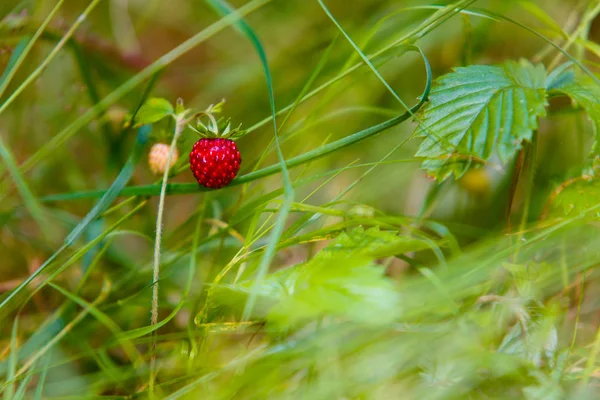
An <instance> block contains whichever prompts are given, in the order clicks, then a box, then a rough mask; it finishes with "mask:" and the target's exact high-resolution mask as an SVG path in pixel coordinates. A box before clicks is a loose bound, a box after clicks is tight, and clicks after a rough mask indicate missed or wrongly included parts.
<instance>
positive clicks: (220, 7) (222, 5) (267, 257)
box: [208, 0, 294, 321]
mask: <svg viewBox="0 0 600 400" xmlns="http://www.w3.org/2000/svg"><path fill="white" fill-rule="evenodd" d="M208 3H209V4H210V5H211V6H213V7H214V8H215V9H216V10H217V11H218V12H219V13H221V14H222V15H224V16H226V15H229V14H235V13H237V10H234V9H233V8H232V7H231V6H230V5H229V4H228V3H227V2H226V1H224V0H208ZM235 26H236V27H237V28H238V29H239V30H240V31H241V32H242V34H243V35H245V36H246V37H247V38H248V39H249V40H250V42H251V43H252V45H253V46H254V48H255V49H256V52H257V53H258V56H259V57H260V60H261V62H262V65H263V69H264V73H265V78H266V80H267V89H268V93H269V105H270V106H271V116H272V121H273V134H274V135H275V147H276V148H277V157H278V159H279V165H280V167H281V172H282V175H283V187H284V193H283V198H284V201H283V203H282V204H281V208H280V209H279V216H278V217H277V220H276V222H275V226H274V228H273V231H272V232H271V236H270V238H269V245H268V246H267V248H266V249H265V252H264V254H263V257H262V258H261V260H260V264H259V266H258V270H257V272H256V278H255V285H254V288H253V290H252V292H251V294H250V296H249V297H248V300H247V302H246V305H245V306H244V311H243V314H242V321H247V320H248V319H249V317H250V314H251V313H252V310H253V308H254V304H255V302H256V297H257V291H258V288H259V287H260V285H261V283H262V280H263V279H264V277H265V276H266V274H267V272H268V270H269V266H270V265H271V262H272V260H273V257H274V256H275V248H276V245H277V242H278V241H279V238H280V237H281V234H282V233H283V229H284V226H285V221H286V220H287V217H288V215H289V213H290V208H291V204H292V202H293V201H294V187H293V186H292V181H291V179H290V175H289V172H288V169H287V166H286V161H285V158H284V156H283V153H282V151H281V145H280V143H279V134H278V130H277V118H276V108H275V95H274V93H273V82H272V78H271V71H270V68H269V63H268V61H267V55H266V53H265V50H264V48H263V46H262V44H261V42H260V39H259V38H258V36H257V35H256V33H255V32H254V30H253V29H252V28H251V27H250V25H248V24H247V23H246V21H244V19H242V18H240V19H239V20H238V21H237V22H236V24H235Z"/></svg>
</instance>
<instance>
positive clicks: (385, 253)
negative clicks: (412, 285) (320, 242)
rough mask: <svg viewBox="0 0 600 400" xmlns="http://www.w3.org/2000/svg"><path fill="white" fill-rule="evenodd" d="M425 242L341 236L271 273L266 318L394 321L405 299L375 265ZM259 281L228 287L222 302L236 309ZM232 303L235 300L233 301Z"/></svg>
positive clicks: (288, 324)
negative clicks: (300, 260) (304, 259)
mask: <svg viewBox="0 0 600 400" xmlns="http://www.w3.org/2000/svg"><path fill="white" fill-rule="evenodd" d="M429 247H430V245H429V244H428V243H427V242H426V241H424V240H420V239H415V238H411V237H408V236H398V234H397V233H396V232H390V231H381V230H379V228H370V229H367V230H364V229H363V228H355V229H353V230H351V231H349V232H347V233H342V234H340V235H339V236H338V237H337V238H336V239H335V240H333V241H332V242H331V243H330V244H329V245H328V246H327V247H326V248H324V249H323V250H321V251H320V252H319V253H317V254H316V255H315V257H313V258H312V259H311V260H309V261H307V262H305V263H302V264H298V265H295V266H293V267H289V268H285V269H283V270H280V271H277V272H275V273H273V274H270V275H269V276H268V277H267V278H266V279H265V280H264V281H263V282H261V283H260V285H259V287H258V288H257V289H256V290H257V291H258V293H259V296H260V297H261V299H260V303H261V304H262V308H263V310H262V312H263V316H264V315H266V318H267V320H268V321H269V322H271V323H273V324H274V325H276V326H277V327H278V329H284V330H285V329H290V328H292V327H297V326H298V325H299V324H304V323H307V322H309V321H315V320H317V319H318V318H322V317H326V316H331V317H340V318H344V319H346V320H350V321H354V322H358V323H363V324H384V323H389V322H391V321H393V320H394V319H395V318H396V317H397V315H398V312H399V306H400V299H399V297H398V293H397V291H396V290H395V289H394V285H393V282H392V281H390V280H389V279H388V278H386V277H385V276H384V271H383V268H382V267H380V266H377V265H376V264H375V263H374V261H375V260H376V259H379V258H383V257H392V256H395V255H399V254H403V253H407V252H414V251H419V250H424V249H427V248H429ZM253 287H254V282H252V281H245V282H240V283H239V284H235V285H226V286H224V288H222V289H221V290H220V291H219V296H218V297H219V299H220V300H219V301H221V302H225V303H226V304H229V305H233V306H235V305H236V304H239V303H240V298H239V297H231V295H232V293H233V294H242V295H246V294H248V293H250V291H251V289H252V288H253ZM232 299H235V300H233V301H232Z"/></svg>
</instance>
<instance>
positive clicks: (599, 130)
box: [550, 70, 600, 156]
mask: <svg viewBox="0 0 600 400" xmlns="http://www.w3.org/2000/svg"><path fill="white" fill-rule="evenodd" d="M551 89H552V90H551V92H550V93H551V94H552V93H560V94H565V95H567V96H569V97H570V98H571V99H573V101H574V102H575V103H576V104H577V105H578V106H579V107H582V108H583V109H584V110H585V112H586V113H587V115H588V118H589V119H590V121H591V122H592V125H593V127H594V145H593V147H592V155H593V156H595V155H598V154H599V153H598V151H599V150H600V149H598V146H599V145H600V86H598V84H596V82H594V81H593V80H592V79H591V78H590V77H588V76H585V75H581V74H578V75H576V74H575V73H574V72H573V71H572V70H567V71H565V72H563V73H561V74H560V75H558V76H557V78H556V80H555V81H554V82H552V87H551Z"/></svg>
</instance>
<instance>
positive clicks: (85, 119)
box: [21, 0, 271, 172]
mask: <svg viewBox="0 0 600 400" xmlns="http://www.w3.org/2000/svg"><path fill="white" fill-rule="evenodd" d="M270 1H271V0H252V1H250V2H248V3H247V4H245V5H244V6H242V7H240V9H239V10H238V12H237V13H236V14H230V15H228V16H227V17H225V18H222V19H220V20H219V21H217V22H215V23H214V24H212V25H210V26H208V27H207V28H205V29H203V30H202V31H200V32H198V33H197V34H195V35H194V36H192V37H191V38H189V39H187V40H186V41H184V42H183V43H181V44H180V45H179V46H177V47H175V48H174V49H173V50H171V51H169V52H168V53H166V54H164V55H163V56H161V57H160V58H158V59H157V60H156V61H154V62H153V63H152V64H151V65H149V66H148V67H146V68H144V69H143V70H142V71H140V72H139V73H138V74H136V75H135V76H133V77H132V78H130V79H129V80H128V81H127V82H125V83H123V84H122V85H121V86H120V87H119V88H117V89H116V90H114V91H113V92H112V93H110V94H109V95H107V96H106V97H104V98H103V99H102V100H101V101H100V102H98V103H97V104H96V105H94V107H92V108H91V109H89V110H88V111H86V112H85V113H84V114H83V115H82V116H80V117H79V118H78V119H77V120H75V121H73V122H72V123H71V124H70V125H68V126H67V127H66V128H64V129H63V130H62V131H60V132H58V133H57V134H56V135H55V136H54V137H53V138H52V139H51V140H50V141H49V142H48V143H46V145H44V147H42V148H40V149H39V150H38V151H37V152H35V154H33V155H32V156H31V157H29V159H27V160H26V161H25V162H24V163H23V164H22V165H21V172H27V171H29V170H31V169H32V168H33V167H34V166H36V165H37V164H38V163H39V162H40V161H41V160H42V159H44V158H45V157H46V156H48V155H50V154H51V153H52V152H53V151H55V150H56V149H57V148H58V147H60V146H61V145H62V144H63V143H65V142H66V141H67V140H69V139H70V138H71V137H72V136H73V135H75V134H76V133H77V132H79V130H80V129H81V128H83V127H84V126H86V125H87V124H89V123H90V122H91V121H93V120H94V118H96V117H97V116H98V115H99V114H100V113H101V112H102V111H104V110H106V109H107V108H108V107H109V106H110V105H112V104H114V103H115V102H117V101H118V100H119V99H121V98H122V97H123V96H125V95H126V94H127V93H129V92H130V91H131V90H133V89H134V88H136V87H137V86H139V85H140V84H142V83H143V82H144V81H145V80H146V79H148V78H150V77H152V76H153V75H155V74H156V73H157V72H159V71H161V70H162V69H163V68H165V67H167V66H168V65H169V64H171V63H172V62H173V61H175V60H177V59H178V58H180V57H181V56H182V55H184V54H186V53H187V52H189V51H190V50H191V49H193V48H194V47H196V46H198V45H199V44H200V43H202V42H204V41H205V40H207V39H209V38H210V37H212V36H214V35H215V34H217V33H219V32H221V31H222V30H224V29H225V28H227V27H229V26H230V25H232V24H233V23H234V22H235V21H236V20H237V19H239V18H242V17H243V16H245V15H247V14H250V13H251V12H253V11H255V10H257V9H258V8H260V7H262V6H263V5H265V4H267V3H269V2H270Z"/></svg>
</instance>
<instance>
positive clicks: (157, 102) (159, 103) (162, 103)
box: [135, 97, 174, 127]
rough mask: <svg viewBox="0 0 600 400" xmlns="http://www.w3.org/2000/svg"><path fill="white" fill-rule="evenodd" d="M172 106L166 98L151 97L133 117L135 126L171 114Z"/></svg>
mask: <svg viewBox="0 0 600 400" xmlns="http://www.w3.org/2000/svg"><path fill="white" fill-rule="evenodd" d="M173 112H174V111H173V106H172V105H171V103H169V101H168V100H166V99H163V98H160V97H151V98H149V99H148V100H146V102H145V103H144V105H143V106H142V107H141V108H140V110H139V111H138V113H137V115H136V117H135V126H136V127H138V126H141V125H147V124H153V123H155V122H158V121H160V120H161V119H163V118H165V117H168V116H169V115H173Z"/></svg>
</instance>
